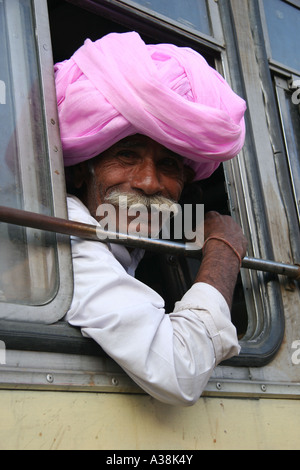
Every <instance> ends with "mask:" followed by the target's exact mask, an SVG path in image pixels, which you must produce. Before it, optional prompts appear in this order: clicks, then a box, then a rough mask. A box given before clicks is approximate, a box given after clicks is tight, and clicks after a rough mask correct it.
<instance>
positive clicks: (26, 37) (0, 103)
mask: <svg viewBox="0 0 300 470" xmlns="http://www.w3.org/2000/svg"><path fill="white" fill-rule="evenodd" d="M34 38H35V34H34V27H33V21H32V11H31V1H30V0H2V1H1V2H0V129H1V132H0V205H2V206H7V207H12V208H19V209H24V210H29V211H33V212H37V213H43V214H49V215H50V214H51V213H52V206H51V192H50V186H49V181H48V178H49V171H48V159H47V153H46V146H45V143H44V140H43V139H44V135H45V133H44V128H43V115H42V102H41V96H40V89H39V74H38V66H37V57H36V50H35V47H36V46H35V39H34ZM47 176H48V178H47ZM53 246H54V244H53V237H52V236H50V235H46V234H44V233H42V232H40V231H38V230H33V229H24V228H21V227H18V226H13V225H6V224H3V223H1V224H0V247H1V248H0V301H7V302H11V303H14V302H17V303H24V304H30V305H40V304H43V303H46V302H48V301H49V300H50V299H51V298H52V296H53V294H54V291H55V289H56V281H55V279H56V276H55V250H54V248H53Z"/></svg>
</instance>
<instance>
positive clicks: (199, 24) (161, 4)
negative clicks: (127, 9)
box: [122, 0, 211, 35]
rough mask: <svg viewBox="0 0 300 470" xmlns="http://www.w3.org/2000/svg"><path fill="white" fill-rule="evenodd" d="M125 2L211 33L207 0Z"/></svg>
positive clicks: (129, 0) (124, 0) (124, 1)
mask: <svg viewBox="0 0 300 470" xmlns="http://www.w3.org/2000/svg"><path fill="white" fill-rule="evenodd" d="M122 1H123V3H127V4H129V5H133V6H135V7H136V8H141V9H143V10H146V11H150V12H152V14H157V13H158V14H159V15H163V16H164V17H166V18H168V19H171V20H175V22H177V23H180V24H182V25H184V27H188V28H192V29H195V30H197V31H201V32H202V33H204V34H207V35H211V26H210V21H209V16H208V9H207V4H206V0H200V1H197V2H195V1H194V0H186V1H185V2H182V0H175V1H172V2H170V1H169V0H135V1H131V0H122Z"/></svg>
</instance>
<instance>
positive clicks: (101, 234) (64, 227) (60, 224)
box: [0, 206, 300, 280]
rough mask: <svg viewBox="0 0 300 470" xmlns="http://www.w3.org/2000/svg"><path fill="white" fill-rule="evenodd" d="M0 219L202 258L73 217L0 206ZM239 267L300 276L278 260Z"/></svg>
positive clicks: (177, 247)
mask: <svg viewBox="0 0 300 470" xmlns="http://www.w3.org/2000/svg"><path fill="white" fill-rule="evenodd" d="M0 222H5V223H9V224H14V225H21V226H23V227H31V228H35V229H38V230H46V231H49V232H55V233H60V234H64V235H69V236H75V237H79V238H84V239H87V240H94V241H100V242H105V243H117V244H121V245H126V246H130V247H139V248H143V249H147V250H150V251H155V252H164V253H170V254H177V255H183V256H186V257H187V258H201V256H202V251H201V249H199V250H191V249H190V247H188V245H186V244H184V243H178V242H173V241H170V240H156V239H150V238H144V237H138V236H133V235H128V234H121V233H115V232H108V231H105V230H103V229H101V228H100V227H98V226H95V225H89V224H84V223H82V222H76V221H73V220H67V219H61V218H58V217H51V216H46V215H43V214H36V213H34V212H28V211H23V210H20V209H13V208H10V207H4V206H0ZM242 267H243V268H247V269H254V270H257V271H264V272H270V273H275V274H281V275H283V276H287V277H290V278H294V279H296V280H299V279H300V266H297V265H292V264H285V263H279V262H276V261H270V260H263V259H258V258H250V257H247V256H245V257H244V259H243V261H242Z"/></svg>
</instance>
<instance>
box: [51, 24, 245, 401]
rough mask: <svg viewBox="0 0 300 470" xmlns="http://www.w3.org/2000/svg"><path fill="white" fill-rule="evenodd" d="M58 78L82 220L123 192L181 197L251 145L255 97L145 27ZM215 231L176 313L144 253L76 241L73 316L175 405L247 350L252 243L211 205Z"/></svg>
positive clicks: (107, 42) (113, 38) (97, 47)
mask: <svg viewBox="0 0 300 470" xmlns="http://www.w3.org/2000/svg"><path fill="white" fill-rule="evenodd" d="M56 85H57V97H58V109H59V118H60V126H61V136H62V143H63V150H64V159H65V165H66V166H67V167H71V171H69V183H71V184H72V186H73V188H74V191H76V194H77V196H78V197H74V196H73V197H70V198H69V200H68V205H69V206H68V207H69V216H70V218H71V219H74V220H79V221H81V222H85V223H92V224H96V223H98V222H97V213H98V209H99V207H101V206H102V205H103V204H107V203H110V204H113V206H114V207H115V208H116V210H117V212H118V211H120V210H121V209H120V207H119V206H118V203H117V199H116V197H117V198H120V196H122V195H123V196H124V195H125V196H126V197H127V196H128V197H131V198H132V199H131V201H132V202H133V203H134V204H144V203H145V201H148V203H149V204H151V203H152V201H156V202H157V201H161V202H166V201H168V202H169V204H170V205H171V204H173V203H174V201H175V202H176V201H178V199H179V197H180V194H181V192H182V190H183V187H184V185H185V184H188V183H189V181H191V180H199V179H203V178H206V177H208V176H209V175H210V174H211V173H212V172H213V171H214V170H215V169H216V168H217V167H218V165H219V164H220V162H221V161H224V160H226V159H229V158H233V157H234V156H235V155H236V154H237V153H238V152H239V150H240V149H241V147H242V145H243V142H244V135H245V126H244V118H243V116H244V112H245V103H244V101H243V100H241V99H240V98H239V97H238V96H236V95H235V94H234V93H233V92H232V90H231V89H230V88H229V86H228V85H227V83H226V82H225V81H224V80H223V79H222V77H221V76H220V75H219V74H217V72H216V71H215V70H213V69H211V68H210V67H209V66H208V64H207V63H206V62H205V60H204V59H203V58H202V57H201V56H200V55H199V54H197V53H196V52H194V51H192V50H190V49H186V48H177V47H175V46H172V45H166V44H160V45H150V46H149V45H148V46H147V45H146V44H144V42H143V41H142V40H141V38H140V37H139V36H138V34H137V33H126V34H110V35H108V36H105V37H104V38H102V39H100V40H99V41H96V42H95V43H92V42H91V41H89V40H87V41H86V42H85V44H84V46H82V48H80V49H79V50H78V51H77V52H76V53H75V54H74V56H73V57H72V58H71V59H70V60H69V61H65V62H63V63H61V64H57V65H56ZM146 219H147V218H146ZM129 222H130V218H129V217H128V218H127V219H126V224H125V225H128V224H129ZM150 222H151V218H150V215H149V218H148V219H147V220H146V221H145V224H146V229H145V230H146V233H149V230H148V228H149V227H148V228H147V224H150ZM117 228H118V229H120V227H119V225H118V224H117ZM204 230H205V244H204V247H203V261H202V263H201V267H200V269H199V272H198V274H197V276H196V279H195V283H194V285H193V286H192V288H191V289H190V290H189V291H188V292H187V293H186V294H185V295H184V297H183V298H182V299H181V301H180V302H177V304H176V306H175V309H174V312H171V313H169V314H166V313H168V312H165V309H164V301H163V299H162V298H161V297H160V296H159V295H158V294H157V293H156V292H154V291H153V290H152V289H150V288H149V287H148V286H146V285H144V284H142V283H141V282H139V281H138V280H137V279H135V278H134V272H135V269H136V267H137V265H138V263H139V261H140V259H141V257H142V256H143V253H142V252H141V251H140V250H136V249H135V250H127V249H126V248H125V247H124V246H120V245H114V244H111V245H109V244H105V243H101V242H99V243H98V242H91V241H86V240H79V239H76V238H74V239H73V240H72V253H73V267H74V298H73V302H72V305H71V308H70V311H69V312H68V314H67V319H68V321H69V322H70V323H71V324H72V325H75V326H78V327H80V328H81V331H82V334H83V335H85V336H88V337H90V338H93V339H94V340H95V341H96V342H97V343H99V345H101V347H102V348H103V349H104V350H105V351H106V352H107V353H108V354H109V355H110V356H111V357H112V358H113V359H114V360H115V361H116V362H117V363H118V364H119V365H120V366H121V367H122V368H123V369H124V370H125V371H126V372H127V374H128V375H129V376H130V377H132V379H133V380H134V381H135V382H136V383H137V384H138V385H140V386H141V387H142V388H143V389H144V390H145V391H146V392H148V393H149V394H151V395H152V396H154V397H155V398H157V399H158V400H161V401H163V402H165V403H169V404H182V405H190V404H193V403H195V401H196V400H197V399H198V398H199V396H200V395H201V393H202V391H203V389H204V387H205V386H206V384H207V381H208V380H209V377H210V376H211V374H212V372H213V370H214V367H215V366H216V365H217V364H218V363H219V362H220V361H223V360H224V359H226V358H229V357H231V356H233V355H236V354H238V352H239V345H238V341H237V337H236V331H235V328H234V326H233V325H232V323H231V321H230V305H231V301H232V295H233V290H234V287H235V283H236V278H237V275H238V272H239V269H240V263H241V259H242V258H243V257H244V255H245V251H246V244H247V243H246V240H245V238H244V236H243V234H242V232H241V229H240V228H239V227H238V226H237V224H236V223H235V222H234V221H233V219H232V218H231V217H227V216H221V215H219V214H217V213H209V214H207V216H206V219H205V227H204ZM147 231H148V232H147Z"/></svg>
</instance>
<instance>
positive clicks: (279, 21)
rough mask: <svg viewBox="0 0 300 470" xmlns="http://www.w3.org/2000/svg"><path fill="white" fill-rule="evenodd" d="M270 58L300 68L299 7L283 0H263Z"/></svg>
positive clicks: (296, 68) (293, 67)
mask: <svg viewBox="0 0 300 470" xmlns="http://www.w3.org/2000/svg"><path fill="white" fill-rule="evenodd" d="M264 9H265V16H266V22H267V27H268V32H269V38H270V44H271V53H272V59H274V60H276V61H277V62H280V63H281V64H283V65H286V66H287V67H290V68H292V69H295V70H300V56H299V44H300V9H299V8H297V7H295V6H293V5H290V4H288V3H286V2H284V1H283V0H264Z"/></svg>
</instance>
